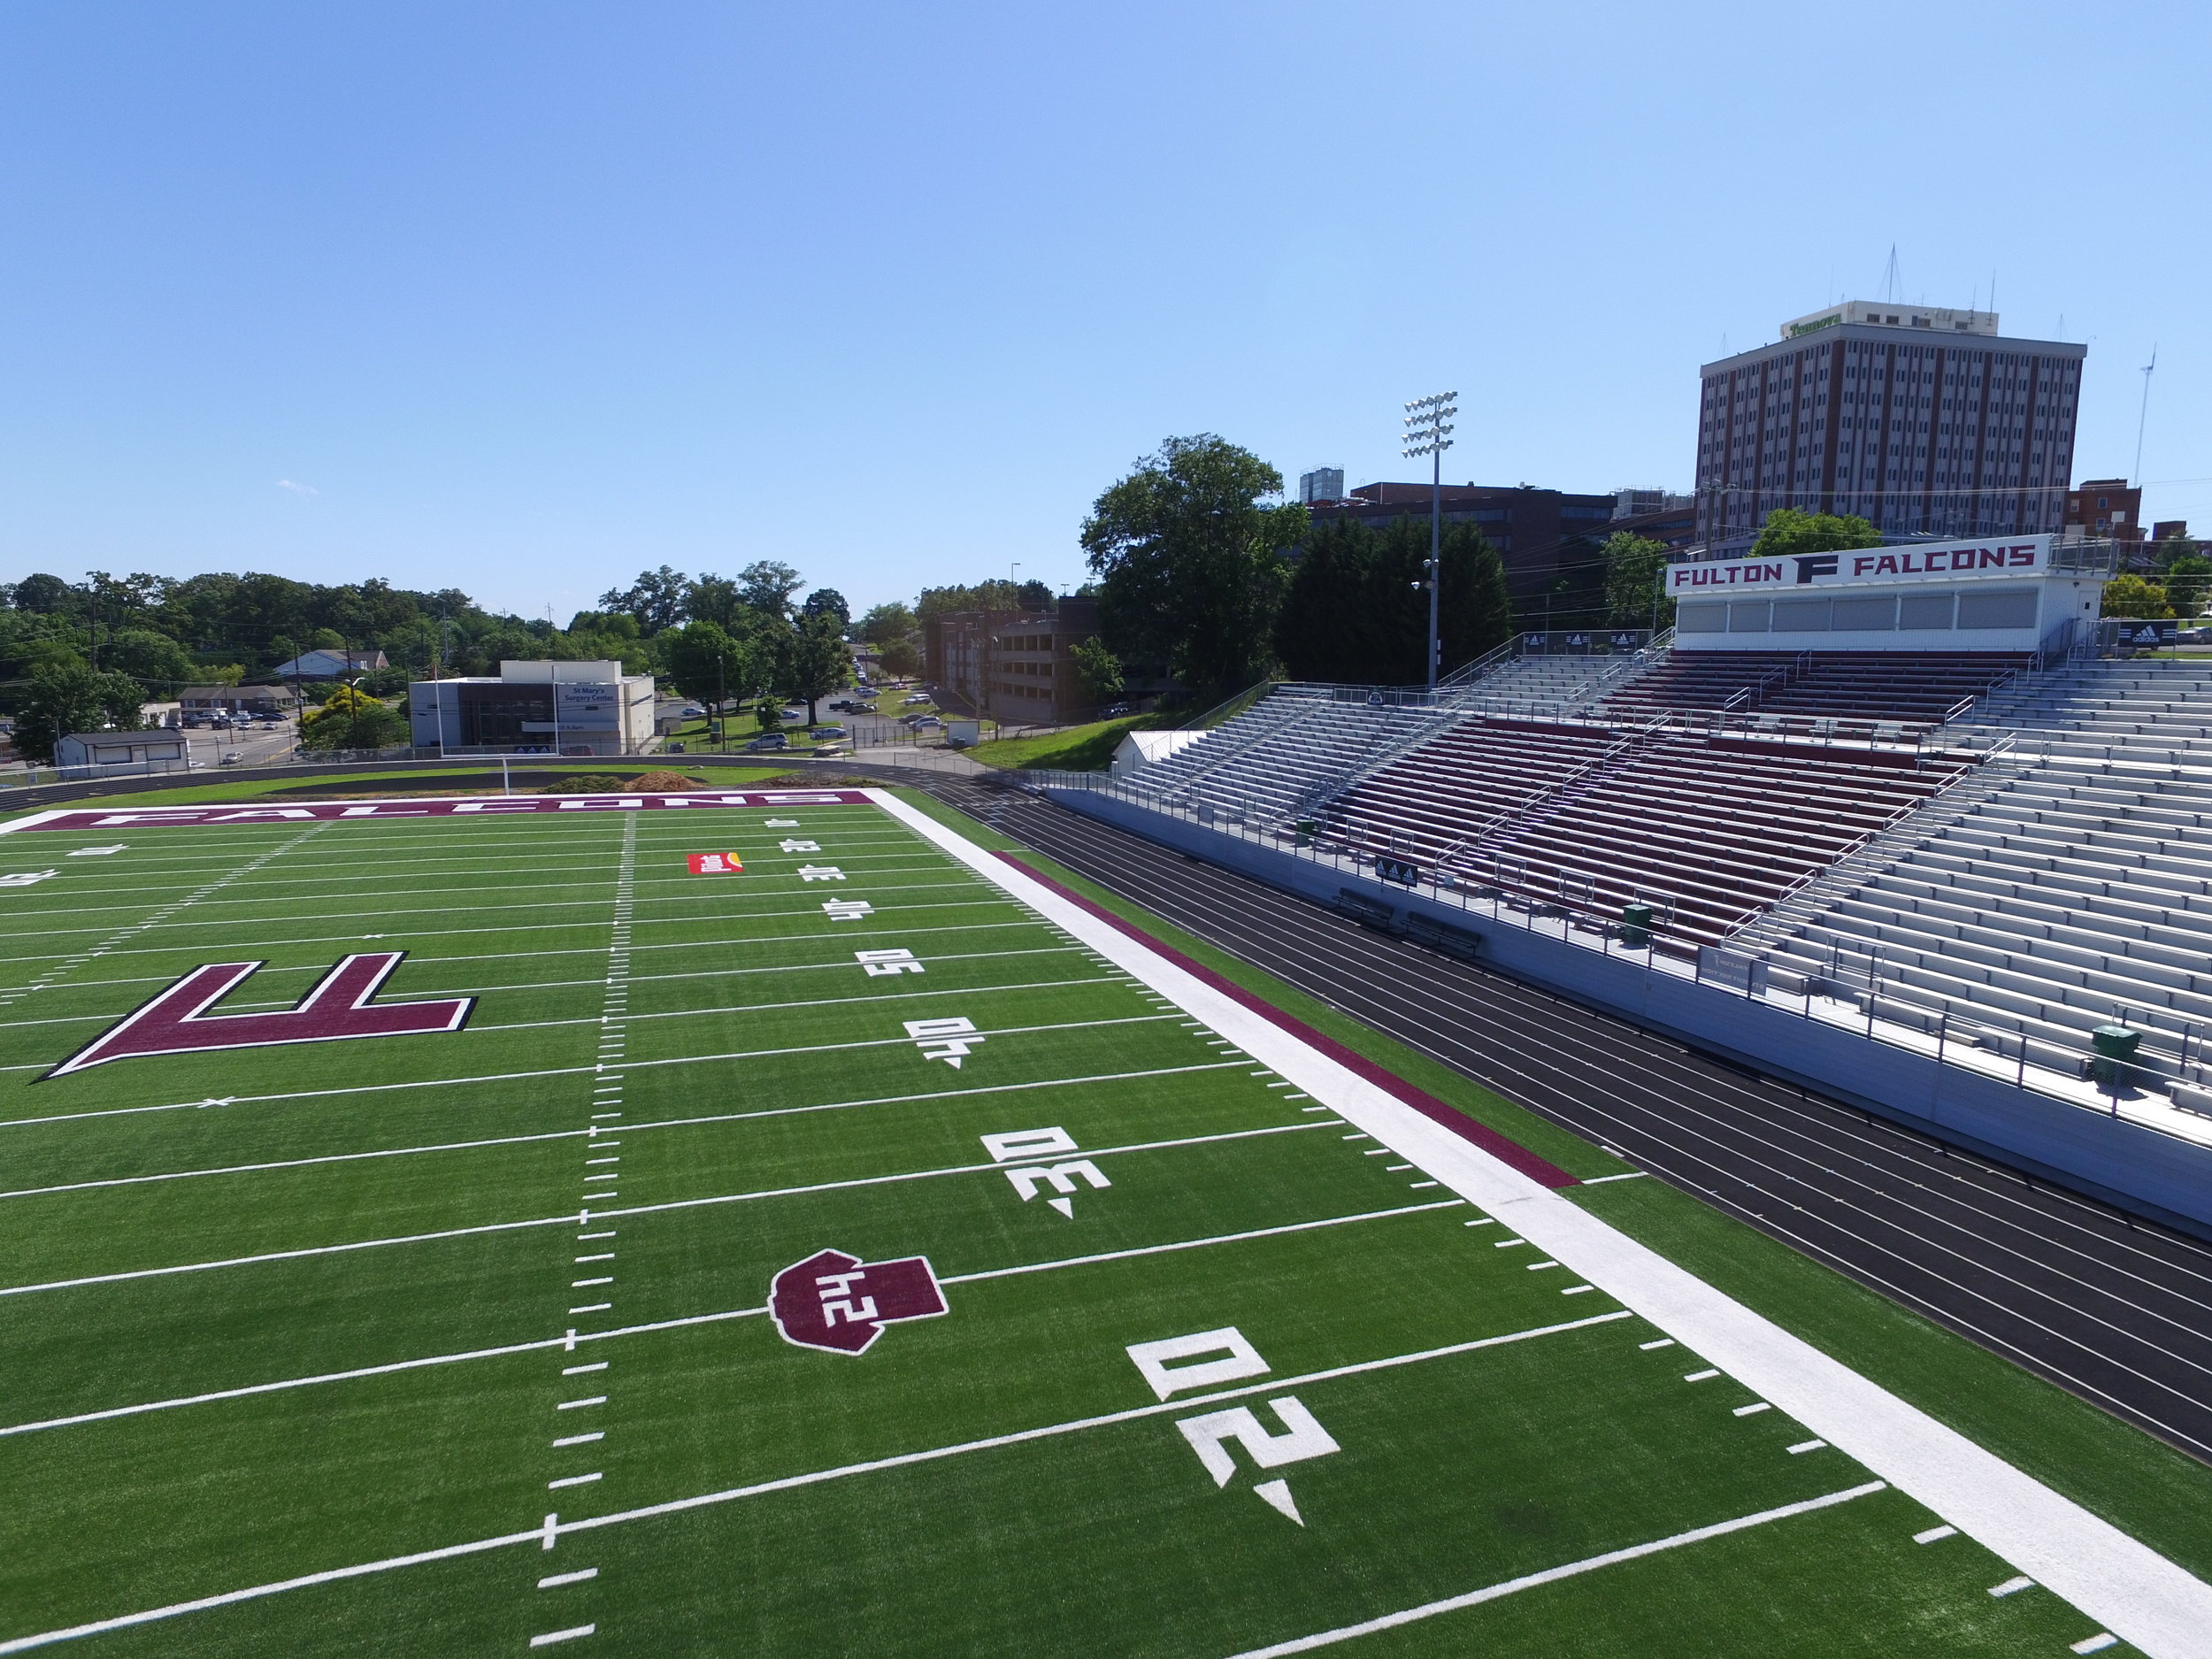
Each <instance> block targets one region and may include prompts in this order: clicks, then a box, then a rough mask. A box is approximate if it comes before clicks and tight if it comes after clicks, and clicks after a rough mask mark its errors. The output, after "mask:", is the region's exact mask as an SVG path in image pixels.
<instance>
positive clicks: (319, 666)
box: [271, 651, 391, 680]
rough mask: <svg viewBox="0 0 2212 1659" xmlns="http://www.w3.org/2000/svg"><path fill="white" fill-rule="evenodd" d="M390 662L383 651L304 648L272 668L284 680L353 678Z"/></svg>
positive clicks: (388, 665)
mask: <svg viewBox="0 0 2212 1659" xmlns="http://www.w3.org/2000/svg"><path fill="white" fill-rule="evenodd" d="M390 666H391V664H389V663H388V662H386V661H385V660H384V653H383V652H381V651H302V652H301V653H300V654H299V655H298V656H297V657H294V658H293V659H292V660H291V661H290V662H288V663H279V664H277V665H276V667H275V668H274V669H273V670H272V671H271V672H273V673H274V674H276V676H277V677H278V678H279V679H280V680H350V679H352V678H353V677H354V676H355V675H356V674H366V673H370V672H373V671H374V670H376V669H379V668H388V667H390Z"/></svg>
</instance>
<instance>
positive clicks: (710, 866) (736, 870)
mask: <svg viewBox="0 0 2212 1659" xmlns="http://www.w3.org/2000/svg"><path fill="white" fill-rule="evenodd" d="M687 862H688V863H689V864H690V865H691V873H692V874H693V875H695V876H734V875H741V874H742V873H744V870H745V864H744V861H743V860H742V859H741V858H740V857H739V856H737V855H736V854H735V853H692V854H689V855H688V856H687Z"/></svg>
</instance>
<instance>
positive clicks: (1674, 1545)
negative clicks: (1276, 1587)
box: [1231, 1480, 1889, 1659]
mask: <svg viewBox="0 0 2212 1659" xmlns="http://www.w3.org/2000/svg"><path fill="white" fill-rule="evenodd" d="M1888 1490H1889V1483H1888V1482H1887V1481H1886V1480H1870V1481H1868V1482H1867V1483H1866V1484H1865V1485H1864V1486H1852V1487H1848V1488H1847V1489H1846V1490H1844V1491H1842V1492H1831V1493H1829V1494H1827V1495H1826V1496H1825V1497H1820V1498H1808V1499H1806V1500H1805V1501H1804V1502H1802V1503H1786V1504H1784V1505H1783V1506H1782V1507H1781V1508H1780V1509H1762V1510H1760V1511H1759V1513H1758V1514H1756V1515H1740V1516H1738V1517H1736V1518H1735V1519H1734V1520H1732V1521H1717V1522H1715V1523H1714V1524H1713V1525H1710V1526H1698V1527H1693V1528H1692V1529H1691V1530H1690V1531H1688V1532H1677V1533H1675V1534H1674V1535H1673V1536H1672V1537H1671V1538H1655V1539H1653V1540H1651V1542H1649V1543H1648V1544H1632V1545H1630V1546H1629V1547H1628V1548H1626V1549H1611V1550H1608V1551H1606V1553H1605V1554H1604V1555H1589V1556H1586V1557H1584V1558H1583V1559H1582V1560H1580V1561H1571V1562H1568V1563H1565V1564H1564V1565H1563V1566H1558V1567H1547V1568H1545V1569H1544V1570H1543V1571H1541V1572H1531V1573H1525V1574H1524V1575H1523V1576H1522V1577H1520V1578H1508V1579H1507V1580H1506V1581H1505V1582H1504V1583H1502V1584H1494V1585H1489V1586H1486V1587H1485V1588H1483V1589H1480V1590H1471V1591H1469V1592H1468V1593H1467V1594H1465V1595H1454V1596H1447V1597H1445V1598H1444V1600H1442V1601H1425V1602H1423V1603H1422V1604H1421V1605H1420V1606H1419V1607H1409V1608H1407V1609H1403V1610H1402V1611H1401V1612H1396V1613H1386V1614H1384V1615H1383V1616H1382V1617H1380V1618H1371V1619H1364V1620H1362V1621H1361V1622H1360V1623H1359V1624H1340V1625H1339V1626H1338V1627H1337V1628H1336V1629H1334V1630H1325V1631H1317V1632H1315V1633H1314V1634H1312V1635H1310V1636H1298V1637H1294V1638H1293V1639H1292V1640H1289V1641H1279V1642H1277V1643H1276V1644H1275V1645H1274V1646H1273V1647H1252V1648H1248V1649H1247V1650H1246V1651H1244V1652H1243V1653H1240V1654H1234V1655H1231V1659H1282V1655H1286V1654H1294V1653H1311V1652H1312V1651H1313V1650H1314V1649H1315V1648H1316V1647H1334V1646H1335V1645H1336V1644H1337V1643H1338V1642H1340V1641H1351V1640H1354V1639H1355V1638H1356V1637H1361V1636H1371V1635H1372V1634H1374V1633H1375V1632H1377V1631H1384V1630H1394V1629H1396V1628H1397V1627H1398V1626H1399V1625H1401V1624H1413V1623H1414V1622H1415V1621H1417V1620H1418V1619H1425V1618H1434V1617H1436V1616H1437V1615H1438V1614H1440V1613H1456V1612H1458V1611H1459V1610H1460V1609H1462V1608H1468V1607H1479V1606H1480V1605H1481V1604H1482V1603H1483V1602H1485V1601H1497V1600H1498V1599H1499V1598H1500V1597H1502V1596H1509V1595H1512V1594H1517V1592H1519V1591H1522V1590H1533V1589H1535V1588H1537V1587H1538V1586H1540V1585H1547V1584H1556V1583H1558V1582H1559V1581H1560V1580H1561V1579H1562V1578H1578V1577H1580V1576H1581V1575H1582V1574H1583V1573H1586V1572H1595V1571H1597V1570H1598V1569H1599V1568H1601V1567H1612V1566H1617V1565H1619V1564H1620V1563H1622V1562H1624V1561H1637V1560H1640V1559H1641V1558H1642V1557H1644V1556H1646V1555H1659V1554H1661V1553H1662V1552H1663V1551H1665V1550H1670V1549H1680V1548H1683V1547H1684V1546H1686V1545H1689V1544H1701V1543H1703V1542H1705V1541H1706V1540H1708V1539H1712V1538H1725V1537H1727V1536H1728V1534H1729V1533H1731V1532H1748V1531H1749V1530H1750V1529H1751V1528H1753V1527H1755V1526H1767V1525H1771V1524H1772V1523H1774V1522H1776V1521H1786V1520H1788V1519H1789V1518H1790V1517H1793V1516H1798V1515H1810V1514H1811V1513H1812V1512H1813V1511H1814V1510H1816V1509H1833V1508H1834V1507H1835V1506H1836V1505H1837V1504H1839V1503H1849V1502H1852V1500H1854V1499H1855V1498H1864V1497H1870V1496H1871V1495H1872V1494H1875V1493H1877V1492H1886V1491H1888Z"/></svg>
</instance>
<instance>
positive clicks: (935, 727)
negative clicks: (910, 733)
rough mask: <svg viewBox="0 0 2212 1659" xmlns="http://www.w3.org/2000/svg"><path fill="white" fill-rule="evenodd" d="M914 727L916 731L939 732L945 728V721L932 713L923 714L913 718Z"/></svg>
mask: <svg viewBox="0 0 2212 1659" xmlns="http://www.w3.org/2000/svg"><path fill="white" fill-rule="evenodd" d="M914 729H915V730H916V731H918V732H941V731H943V730H944V729H945V723H944V722H943V721H942V720H941V719H939V718H937V717H936V716H935V715H933V714H925V715H922V716H920V717H919V718H917V719H916V720H915V722H914Z"/></svg>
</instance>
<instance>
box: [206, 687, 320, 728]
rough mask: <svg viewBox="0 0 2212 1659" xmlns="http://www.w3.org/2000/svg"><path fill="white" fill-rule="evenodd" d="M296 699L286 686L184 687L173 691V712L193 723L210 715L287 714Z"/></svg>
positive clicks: (297, 705)
mask: <svg viewBox="0 0 2212 1659" xmlns="http://www.w3.org/2000/svg"><path fill="white" fill-rule="evenodd" d="M299 701H300V700H299V699H298V698H297V697H296V696H294V695H292V688H291V687H289V686H187V687H184V689H183V690H181V691H180V692H178V693H177V712H178V715H179V718H181V719H182V720H183V721H184V722H185V723H186V724H187V725H188V726H196V725H198V724H200V723H201V722H202V721H204V720H205V719H206V718H207V717H208V716H209V715H211V714H288V713H290V712H291V711H292V710H294V709H296V708H298V707H299Z"/></svg>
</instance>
